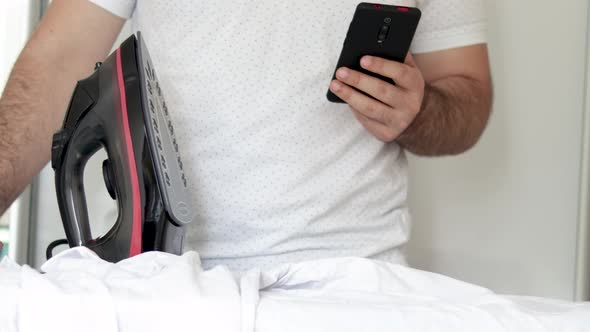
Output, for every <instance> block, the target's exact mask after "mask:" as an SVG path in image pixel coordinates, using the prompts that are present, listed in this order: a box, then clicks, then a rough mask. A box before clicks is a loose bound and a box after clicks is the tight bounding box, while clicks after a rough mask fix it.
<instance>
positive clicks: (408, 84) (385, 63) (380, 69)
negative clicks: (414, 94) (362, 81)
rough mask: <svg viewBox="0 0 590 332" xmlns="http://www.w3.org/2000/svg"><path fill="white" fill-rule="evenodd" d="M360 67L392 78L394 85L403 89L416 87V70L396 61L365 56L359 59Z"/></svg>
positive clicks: (417, 77) (417, 79) (417, 76)
mask: <svg viewBox="0 0 590 332" xmlns="http://www.w3.org/2000/svg"><path fill="white" fill-rule="evenodd" d="M361 66H362V67H363V68H364V69H366V70H369V71H372V72H374V73H377V74H380V75H382V76H385V77H389V78H392V79H393V81H394V82H395V84H396V85H397V86H399V87H402V88H404V89H412V88H414V87H417V85H418V83H419V79H420V75H419V74H418V73H416V72H415V71H417V70H418V69H417V68H415V67H411V66H409V65H407V64H404V63H399V62H397V61H392V60H386V59H383V58H379V57H374V56H369V55H366V56H364V57H363V58H362V59H361Z"/></svg>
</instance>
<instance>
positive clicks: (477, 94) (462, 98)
mask: <svg viewBox="0 0 590 332" xmlns="http://www.w3.org/2000/svg"><path fill="white" fill-rule="evenodd" d="M490 85H491V84H487V83H481V82H479V81H477V80H475V79H472V78H469V77H463V76H453V77H448V78H444V79H441V80H438V81H435V82H432V83H430V84H427V85H426V88H425V93H424V100H423V103H422V109H421V111H420V112H419V113H418V115H417V117H416V119H415V120H414V122H413V123H412V124H411V125H410V127H408V128H407V129H406V130H405V131H404V133H403V134H402V135H401V136H400V137H398V139H397V142H398V143H399V144H400V145H401V146H403V147H404V148H405V149H406V150H408V151H410V152H412V153H414V154H417V155H423V156H440V155H454V154H459V153H462V152H464V151H466V150H468V149H469V148H471V147H472V146H474V145H475V143H477V141H478V140H479V137H480V136H481V134H482V133H483V130H484V129H485V127H486V124H487V121H488V118H489V114H490V110H491V100H492V96H491V95H492V93H491V86H490Z"/></svg>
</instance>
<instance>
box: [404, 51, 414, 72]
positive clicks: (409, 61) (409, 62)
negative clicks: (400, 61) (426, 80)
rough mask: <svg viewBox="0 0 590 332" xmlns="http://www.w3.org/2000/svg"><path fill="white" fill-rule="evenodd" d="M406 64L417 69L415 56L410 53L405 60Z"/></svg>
mask: <svg viewBox="0 0 590 332" xmlns="http://www.w3.org/2000/svg"><path fill="white" fill-rule="evenodd" d="M404 63H405V64H406V65H408V66H410V67H414V68H416V63H415V62H414V56H413V55H412V53H410V52H408V54H407V55H406V59H405V60H404Z"/></svg>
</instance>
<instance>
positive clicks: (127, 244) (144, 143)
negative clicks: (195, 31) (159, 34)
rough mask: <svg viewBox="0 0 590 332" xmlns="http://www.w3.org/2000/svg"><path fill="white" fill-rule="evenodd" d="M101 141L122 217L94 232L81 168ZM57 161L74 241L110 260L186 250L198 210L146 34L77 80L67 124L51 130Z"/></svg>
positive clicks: (59, 189)
mask: <svg viewBox="0 0 590 332" xmlns="http://www.w3.org/2000/svg"><path fill="white" fill-rule="evenodd" d="M100 148H104V149H105V150H106V153H107V155H108V159H106V160H105V161H104V162H103V165H102V171H103V177H104V180H105V184H106V187H107V190H108V192H109V194H110V195H111V197H112V198H113V199H116V200H117V204H118V217H117V220H116V222H115V224H114V225H113V227H112V228H111V229H110V230H109V231H108V232H107V233H106V234H105V235H104V236H102V237H97V238H94V237H93V235H92V231H91V226H90V223H89V218H88V211H87V206H86V198H85V194H84V183H83V175H84V167H85V165H86V162H87V161H88V159H89V158H90V157H91V156H92V155H93V154H94V153H95V152H97V151H98V150H99V149H100ZM51 165H52V167H53V169H54V170H55V185H56V191H57V200H58V204H59V210H60V214H61V217H62V221H63V226H64V229H65V233H66V237H67V243H68V244H69V246H70V247H75V246H86V247H88V248H90V249H91V250H93V251H94V252H96V254H98V256H99V257H101V258H103V259H105V260H107V261H111V262H118V261H120V260H122V259H124V258H128V257H131V256H135V255H137V254H140V253H142V252H145V251H152V250H158V251H165V252H169V253H172V254H181V253H182V246H183V239H184V234H185V226H186V225H187V224H188V223H190V222H191V221H192V218H193V216H194V213H193V211H192V209H191V204H190V200H189V195H188V189H187V188H188V187H187V179H186V176H185V174H184V171H183V164H182V160H181V158H180V156H179V154H178V144H177V142H176V138H175V136H174V128H173V127H172V122H171V120H170V116H169V113H168V108H167V106H166V102H165V101H164V97H163V96H162V91H161V89H160V85H159V83H158V80H157V77H156V72H155V70H154V67H153V65H152V62H151V60H150V56H149V53H148V50H147V48H146V45H145V42H144V41H143V39H142V36H141V33H139V32H138V33H137V38H136V37H135V36H131V37H129V38H128V39H127V40H126V41H124V42H123V43H122V44H121V46H120V47H119V48H118V49H117V50H116V51H115V52H113V53H112V54H111V55H110V56H109V57H108V58H107V59H106V60H105V61H104V62H103V63H102V64H100V63H99V64H97V66H96V68H95V71H94V73H93V74H92V75H91V76H90V77H88V78H86V79H84V80H81V81H79V82H78V84H77V85H76V88H75V90H74V93H73V95H72V99H71V101H70V104H69V107H68V111H67V113H66V116H65V119H64V123H63V127H62V129H61V130H60V131H59V132H57V133H56V134H55V135H54V136H53V144H52V154H51ZM49 251H50V250H49V248H48V255H50V253H49Z"/></svg>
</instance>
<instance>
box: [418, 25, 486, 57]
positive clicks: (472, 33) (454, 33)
mask: <svg viewBox="0 0 590 332" xmlns="http://www.w3.org/2000/svg"><path fill="white" fill-rule="evenodd" d="M486 28H487V25H486V24H485V23H478V24H472V25H469V26H464V27H462V28H461V30H468V31H469V32H463V31H458V29H457V28H451V29H447V30H442V31H437V32H436V33H435V34H433V35H431V36H416V37H415V38H414V42H413V43H412V48H411V52H412V53H414V54H418V53H429V52H436V51H442V50H447V49H453V48H458V47H464V46H470V45H477V44H485V43H487V33H486V30H487V29H486Z"/></svg>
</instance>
